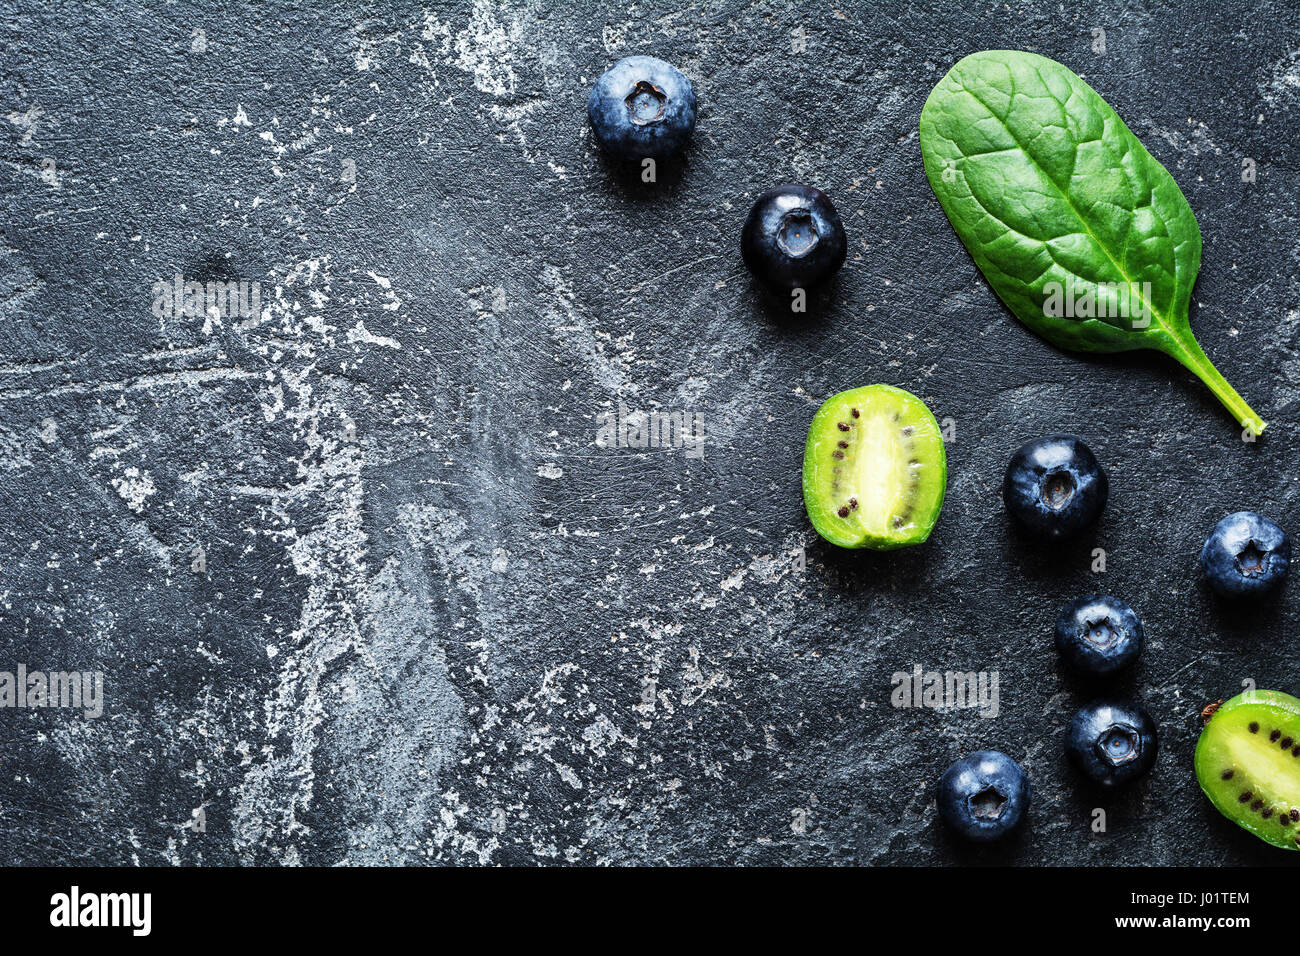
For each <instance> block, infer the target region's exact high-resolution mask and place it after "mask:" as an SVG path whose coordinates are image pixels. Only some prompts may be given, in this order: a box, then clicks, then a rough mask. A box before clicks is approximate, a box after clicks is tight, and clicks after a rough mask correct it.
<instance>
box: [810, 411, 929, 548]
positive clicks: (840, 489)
mask: <svg viewBox="0 0 1300 956" xmlns="http://www.w3.org/2000/svg"><path fill="white" fill-rule="evenodd" d="M947 482H948V458H947V455H946V453H945V452H944V447H943V437H942V436H941V435H940V433H939V423H938V422H936V421H935V420H934V415H933V414H932V413H931V412H930V409H929V408H927V407H926V404H925V402H923V401H921V400H920V399H919V398H917V397H916V396H915V395H913V394H912V393H911V392H905V391H903V390H902V389H901V388H894V387H893V386H892V385H867V386H864V387H863V388H855V389H851V390H850V391H847V392H840V393H839V394H838V395H834V396H832V397H830V398H828V399H827V400H826V402H825V403H824V404H823V405H822V407H821V408H819V409H817V414H816V415H814V416H813V420H812V426H811V427H810V428H809V429H808V444H807V446H806V447H805V449H804V456H803V500H804V504H805V505H806V506H807V508H808V517H809V518H811V519H812V523H813V527H814V528H816V529H817V533H818V534H820V535H821V536H822V537H823V538H825V539H826V540H827V541H829V542H830V543H831V544H837V545H839V546H840V547H842V548H876V549H879V550H884V549H888V548H901V547H903V546H904V545H908V544H920V543H921V542H922V541H924V540H925V539H926V538H928V537H929V536H930V529H931V528H933V527H934V523H935V521H936V520H937V519H938V517H939V509H940V507H942V506H943V492H944V488H945V487H946V485H947Z"/></svg>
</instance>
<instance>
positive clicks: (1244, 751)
mask: <svg viewBox="0 0 1300 956" xmlns="http://www.w3.org/2000/svg"><path fill="white" fill-rule="evenodd" d="M1206 709H1207V710H1209V709H1210V708H1206ZM1195 763H1196V779H1197V781H1198V782H1199V783H1200V785H1201V789H1202V790H1204V791H1205V795H1206V796H1207V797H1209V798H1210V802H1211V803H1213V804H1214V806H1215V809H1217V810H1218V811H1219V812H1220V813H1222V814H1223V815H1224V816H1225V817H1227V818H1228V819H1229V820H1231V821H1232V822H1233V823H1235V824H1237V825H1238V826H1240V827H1242V828H1243V829H1246V830H1249V831H1250V832H1251V833H1253V834H1255V836H1257V837H1259V838H1260V839H1261V840H1264V841H1265V842H1266V843H1271V844H1273V845H1274V846H1279V847H1282V848H1283V849H1287V850H1300V700H1297V699H1296V698H1294V697H1292V696H1291V695H1290V694H1283V693H1281V692H1280V691H1275V690H1256V691H1246V692H1245V693H1243V694H1238V695H1237V696H1236V697H1234V698H1232V700H1230V701H1228V702H1227V703H1225V704H1222V705H1220V706H1219V707H1218V708H1217V709H1215V710H1214V712H1213V714H1212V715H1211V717H1210V719H1209V721H1208V722H1207V723H1206V725H1205V729H1204V730H1202V731H1201V739H1200V740H1199V741H1198V742H1197V744H1196V760H1195Z"/></svg>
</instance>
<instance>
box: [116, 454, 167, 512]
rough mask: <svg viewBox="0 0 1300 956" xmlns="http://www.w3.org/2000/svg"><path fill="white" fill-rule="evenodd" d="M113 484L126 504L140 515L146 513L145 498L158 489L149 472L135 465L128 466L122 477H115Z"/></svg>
mask: <svg viewBox="0 0 1300 956" xmlns="http://www.w3.org/2000/svg"><path fill="white" fill-rule="evenodd" d="M112 484H113V487H114V488H116V489H117V493H118V495H119V496H120V497H121V499H122V500H123V501H125V502H126V506H127V507H128V508H130V509H131V510H132V511H134V512H135V513H136V514H138V515H141V514H144V509H145V499H147V498H148V497H149V496H150V495H152V494H153V493H154V492H155V491H157V490H158V489H157V488H155V487H154V483H153V478H152V477H151V476H150V475H149V472H147V471H141V470H140V469H139V468H136V467H135V466H131V467H130V468H127V469H126V470H125V471H124V472H122V476H121V477H120V478H114V479H113V480H112Z"/></svg>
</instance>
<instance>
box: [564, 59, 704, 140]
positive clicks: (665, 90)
mask: <svg viewBox="0 0 1300 956" xmlns="http://www.w3.org/2000/svg"><path fill="white" fill-rule="evenodd" d="M587 118H588V119H589V120H591V128H592V131H593V132H594V133H595V134H596V140H597V141H598V142H599V143H600V145H601V147H602V148H603V149H604V150H605V151H606V152H607V153H609V154H610V155H611V156H613V157H614V158H615V159H631V160H640V159H645V158H647V157H651V158H655V159H660V158H663V157H665V156H669V155H671V154H672V153H676V152H678V151H679V150H681V149H682V147H684V146H685V145H686V143H687V141H688V140H689V139H690V138H691V131H692V130H694V129H695V91H694V90H693V89H692V88H691V81H690V80H688V79H687V78H686V77H684V76H683V75H682V74H681V73H680V72H679V71H678V70H677V68H676V67H674V66H673V65H672V64H670V63H665V62H664V61H663V60H659V59H656V58H655V57H652V56H629V57H627V58H626V59H622V60H619V61H618V62H617V63H615V64H614V65H613V66H611V67H610V68H609V69H608V70H606V71H605V73H604V74H603V75H602V76H601V78H600V79H598V80H597V81H596V85H595V86H593V87H592V88H591V94H590V95H589V96H588V97H587Z"/></svg>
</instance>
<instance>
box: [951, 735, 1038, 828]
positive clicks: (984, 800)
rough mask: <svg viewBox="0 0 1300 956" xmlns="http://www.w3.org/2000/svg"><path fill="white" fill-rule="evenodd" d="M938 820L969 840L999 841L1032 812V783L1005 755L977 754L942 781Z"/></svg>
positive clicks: (953, 767)
mask: <svg viewBox="0 0 1300 956" xmlns="http://www.w3.org/2000/svg"><path fill="white" fill-rule="evenodd" d="M937 803H938V807H939V819H941V820H943V822H944V823H946V824H947V825H948V826H949V827H951V828H952V829H953V830H954V831H956V832H957V833H958V834H960V835H961V836H964V837H966V838H967V839H968V840H979V841H986V840H996V839H997V838H998V837H1001V836H1003V835H1005V834H1007V833H1009V832H1011V831H1012V830H1014V829H1015V828H1016V826H1017V825H1018V824H1019V823H1020V820H1021V818H1022V817H1023V816H1024V815H1025V811H1026V810H1028V809H1029V779H1028V778H1027V777H1026V776H1025V772H1024V771H1023V770H1021V769H1020V764H1018V763H1016V762H1015V761H1014V760H1012V759H1011V758H1010V757H1008V756H1007V755H1006V754H1004V753H1000V752H999V751H996V750H977V751H975V752H974V753H973V754H970V755H969V756H966V757H962V758H961V759H960V760H957V761H954V762H953V763H952V765H951V766H949V767H948V769H947V770H945V771H944V772H943V776H942V777H940V778H939V794H938V798H937Z"/></svg>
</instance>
